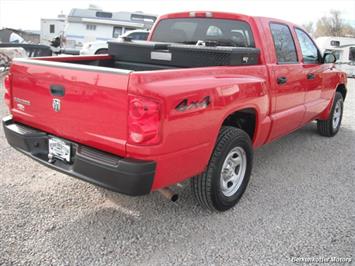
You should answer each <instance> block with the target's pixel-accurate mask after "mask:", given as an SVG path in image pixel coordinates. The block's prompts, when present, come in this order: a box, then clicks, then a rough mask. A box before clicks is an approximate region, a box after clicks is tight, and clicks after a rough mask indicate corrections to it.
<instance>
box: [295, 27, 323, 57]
mask: <svg viewBox="0 0 355 266" xmlns="http://www.w3.org/2000/svg"><path fill="white" fill-rule="evenodd" d="M296 34H297V38H298V41H299V43H300V46H301V50H302V55H303V62H304V63H318V61H319V60H318V48H317V47H316V46H315V44H314V43H313V41H312V40H311V38H310V37H309V36H308V35H307V34H306V33H305V32H304V31H302V30H300V29H296Z"/></svg>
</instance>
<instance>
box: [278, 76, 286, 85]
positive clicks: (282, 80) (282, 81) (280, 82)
mask: <svg viewBox="0 0 355 266" xmlns="http://www.w3.org/2000/svg"><path fill="white" fill-rule="evenodd" d="M285 83H287V78H286V77H278V78H277V84H280V85H281V84H285Z"/></svg>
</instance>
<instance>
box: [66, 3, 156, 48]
mask: <svg viewBox="0 0 355 266" xmlns="http://www.w3.org/2000/svg"><path fill="white" fill-rule="evenodd" d="M156 18H157V17H156V16H155V15H150V14H145V13H142V12H133V13H132V12H106V11H102V10H101V9H98V8H89V9H79V8H74V9H72V10H71V11H70V13H69V15H68V17H67V20H66V26H65V30H64V38H65V40H66V42H65V47H67V48H76V47H81V46H82V45H83V44H84V43H85V42H92V41H96V40H104V41H106V40H111V39H113V38H117V37H118V36H119V35H121V34H123V33H125V32H126V31H131V30H135V29H150V28H151V27H152V25H153V23H154V22H155V20H156Z"/></svg>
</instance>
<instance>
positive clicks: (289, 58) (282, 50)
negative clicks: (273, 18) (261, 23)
mask: <svg viewBox="0 0 355 266" xmlns="http://www.w3.org/2000/svg"><path fill="white" fill-rule="evenodd" d="M270 29H271V34H272V38H273V40H274V45H275V51H276V57H277V62H278V63H281V64H285V63H297V61H298V60H297V53H296V47H295V43H294V41H293V38H292V35H291V31H290V29H289V27H288V26H287V25H284V24H279V23H271V24H270Z"/></svg>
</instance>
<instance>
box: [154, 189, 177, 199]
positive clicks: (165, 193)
mask: <svg viewBox="0 0 355 266" xmlns="http://www.w3.org/2000/svg"><path fill="white" fill-rule="evenodd" d="M158 191H159V192H160V193H161V194H162V195H163V196H164V197H165V198H167V199H168V200H171V201H172V202H176V201H177V200H178V199H179V195H178V194H177V193H175V192H174V191H172V190H171V189H170V188H168V187H165V188H161V189H159V190H158Z"/></svg>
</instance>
